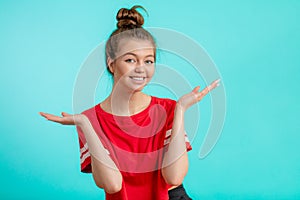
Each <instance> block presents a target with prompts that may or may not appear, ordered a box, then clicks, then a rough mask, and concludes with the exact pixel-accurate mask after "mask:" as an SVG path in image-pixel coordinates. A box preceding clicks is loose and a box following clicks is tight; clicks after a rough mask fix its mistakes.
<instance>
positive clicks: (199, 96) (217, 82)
mask: <svg viewBox="0 0 300 200" xmlns="http://www.w3.org/2000/svg"><path fill="white" fill-rule="evenodd" d="M220 81H221V79H217V80H215V81H213V82H212V83H211V84H210V85H208V86H207V87H206V88H204V89H203V90H202V91H200V92H198V93H197V99H198V101H200V100H201V99H202V98H203V97H204V96H205V95H207V94H208V93H209V92H210V91H211V90H213V89H215V88H216V87H218V86H219V85H220ZM198 87H199V86H198ZM196 88H197V87H196ZM196 88H195V89H196ZM199 88H200V87H199ZM195 89H194V90H195ZM194 90H193V91H194Z"/></svg>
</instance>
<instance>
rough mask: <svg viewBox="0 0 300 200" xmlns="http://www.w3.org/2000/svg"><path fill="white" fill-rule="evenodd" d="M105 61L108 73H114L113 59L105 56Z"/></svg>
mask: <svg viewBox="0 0 300 200" xmlns="http://www.w3.org/2000/svg"><path fill="white" fill-rule="evenodd" d="M106 63H107V67H108V70H109V71H110V73H112V74H114V60H113V59H111V58H110V57H107V60H106Z"/></svg>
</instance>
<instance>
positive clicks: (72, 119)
mask: <svg viewBox="0 0 300 200" xmlns="http://www.w3.org/2000/svg"><path fill="white" fill-rule="evenodd" d="M39 114H40V115H41V116H42V117H45V118H46V119H47V120H50V121H53V122H56V123H60V124H63V125H78V124H79V123H80V121H81V119H82V115H81V114H77V115H71V114H68V113H66V112H62V113H61V115H62V116H57V115H52V114H49V113H44V112H39Z"/></svg>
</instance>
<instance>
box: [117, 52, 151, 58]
mask: <svg viewBox="0 0 300 200" xmlns="http://www.w3.org/2000/svg"><path fill="white" fill-rule="evenodd" d="M126 55H132V56H135V57H138V56H139V55H138V54H135V53H132V52H128V53H125V54H123V55H122V57H123V56H126ZM145 57H154V55H153V54H149V55H146V56H145Z"/></svg>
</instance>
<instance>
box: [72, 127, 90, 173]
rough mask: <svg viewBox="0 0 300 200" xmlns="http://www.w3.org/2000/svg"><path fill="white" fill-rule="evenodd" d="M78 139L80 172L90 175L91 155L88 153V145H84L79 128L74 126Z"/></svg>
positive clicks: (84, 141)
mask: <svg viewBox="0 0 300 200" xmlns="http://www.w3.org/2000/svg"><path fill="white" fill-rule="evenodd" d="M76 130H77V133H78V139H79V148H80V170H81V172H84V173H91V172H92V167H91V155H90V152H89V148H88V145H87V143H86V140H85V137H84V134H83V132H82V130H81V128H80V127H78V126H76Z"/></svg>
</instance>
